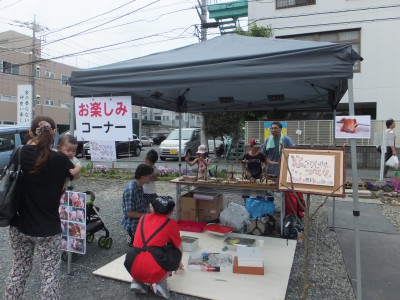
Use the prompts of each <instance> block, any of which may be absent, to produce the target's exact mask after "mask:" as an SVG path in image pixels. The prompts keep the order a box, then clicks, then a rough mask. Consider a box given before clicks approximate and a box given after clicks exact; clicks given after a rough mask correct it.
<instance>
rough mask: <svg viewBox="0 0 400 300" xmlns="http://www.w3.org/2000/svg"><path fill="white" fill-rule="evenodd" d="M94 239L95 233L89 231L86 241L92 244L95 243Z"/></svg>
mask: <svg viewBox="0 0 400 300" xmlns="http://www.w3.org/2000/svg"><path fill="white" fill-rule="evenodd" d="M93 240H94V234H93V233H89V234H88V235H87V237H86V242H88V243H89V244H90V243H93Z"/></svg>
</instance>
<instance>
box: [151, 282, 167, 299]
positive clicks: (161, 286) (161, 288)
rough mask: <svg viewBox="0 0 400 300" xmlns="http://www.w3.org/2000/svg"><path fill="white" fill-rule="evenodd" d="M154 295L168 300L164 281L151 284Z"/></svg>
mask: <svg viewBox="0 0 400 300" xmlns="http://www.w3.org/2000/svg"><path fill="white" fill-rule="evenodd" d="M153 290H154V293H155V294H156V295H158V296H160V297H163V298H169V296H170V293H169V289H168V286H167V283H166V282H164V281H160V282H158V283H156V284H153Z"/></svg>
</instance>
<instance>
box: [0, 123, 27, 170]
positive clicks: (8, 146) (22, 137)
mask: <svg viewBox="0 0 400 300" xmlns="http://www.w3.org/2000/svg"><path fill="white" fill-rule="evenodd" d="M29 128H30V127H29V126H28V125H9V126H8V125H7V126H0V170H3V168H4V167H5V166H6V165H8V163H9V161H10V156H11V154H12V152H13V151H14V149H15V148H17V147H18V146H20V145H25V144H26V142H28V140H29V139H30V137H29Z"/></svg>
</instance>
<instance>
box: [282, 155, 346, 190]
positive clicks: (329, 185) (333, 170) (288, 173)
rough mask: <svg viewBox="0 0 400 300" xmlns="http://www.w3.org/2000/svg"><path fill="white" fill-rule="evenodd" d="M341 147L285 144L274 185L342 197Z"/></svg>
mask: <svg viewBox="0 0 400 300" xmlns="http://www.w3.org/2000/svg"><path fill="white" fill-rule="evenodd" d="M344 166H345V153H344V148H340V149H331V148H286V149H284V150H283V152H282V156H281V165H280V172H279V183H278V189H279V190H280V191H290V190H292V188H291V187H292V184H293V189H294V190H295V191H296V192H303V193H306V194H318V195H326V196H328V195H330V196H332V197H344V194H345V186H344V181H345V173H344V172H345V168H344Z"/></svg>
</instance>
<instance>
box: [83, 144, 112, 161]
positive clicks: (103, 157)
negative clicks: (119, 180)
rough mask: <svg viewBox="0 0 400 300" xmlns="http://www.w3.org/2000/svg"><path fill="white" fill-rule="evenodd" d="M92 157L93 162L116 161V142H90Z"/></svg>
mask: <svg viewBox="0 0 400 300" xmlns="http://www.w3.org/2000/svg"><path fill="white" fill-rule="evenodd" d="M90 157H91V160H92V161H115V160H116V157H117V155H116V151H115V142H111V141H104V142H96V141H92V142H90Z"/></svg>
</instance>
